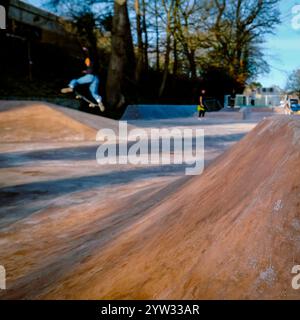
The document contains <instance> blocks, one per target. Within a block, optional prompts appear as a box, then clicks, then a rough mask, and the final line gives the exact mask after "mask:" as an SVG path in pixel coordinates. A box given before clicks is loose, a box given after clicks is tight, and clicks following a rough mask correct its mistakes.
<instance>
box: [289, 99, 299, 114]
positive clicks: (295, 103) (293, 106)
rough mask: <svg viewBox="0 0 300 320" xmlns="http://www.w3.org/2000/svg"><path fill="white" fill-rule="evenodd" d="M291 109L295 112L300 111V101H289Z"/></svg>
mask: <svg viewBox="0 0 300 320" xmlns="http://www.w3.org/2000/svg"><path fill="white" fill-rule="evenodd" d="M289 104H290V108H291V110H292V111H293V112H298V111H300V104H299V100H298V99H290V100H289Z"/></svg>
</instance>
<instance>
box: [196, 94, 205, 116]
mask: <svg viewBox="0 0 300 320" xmlns="http://www.w3.org/2000/svg"><path fill="white" fill-rule="evenodd" d="M204 95H205V90H202V91H201V95H200V98H199V103H200V104H199V105H198V111H199V118H204V117H205V113H206V107H205V105H204V102H203V97H204Z"/></svg>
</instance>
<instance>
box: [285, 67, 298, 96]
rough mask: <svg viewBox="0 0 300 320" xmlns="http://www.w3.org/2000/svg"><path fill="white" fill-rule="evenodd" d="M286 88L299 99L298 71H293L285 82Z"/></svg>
mask: <svg viewBox="0 0 300 320" xmlns="http://www.w3.org/2000/svg"><path fill="white" fill-rule="evenodd" d="M286 88H287V90H288V91H290V92H294V93H296V94H297V95H298V97H299V98H300V69H298V70H294V71H293V72H292V73H291V74H290V76H289V78H288V81H287V85H286Z"/></svg>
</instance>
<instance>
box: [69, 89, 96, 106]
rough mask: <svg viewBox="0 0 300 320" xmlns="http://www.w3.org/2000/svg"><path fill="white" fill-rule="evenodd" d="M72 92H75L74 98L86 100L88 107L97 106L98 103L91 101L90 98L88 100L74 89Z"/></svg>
mask: <svg viewBox="0 0 300 320" xmlns="http://www.w3.org/2000/svg"><path fill="white" fill-rule="evenodd" d="M74 93H75V97H76V99H78V100H79V99H82V100H84V101H85V102H87V103H88V104H89V107H90V108H95V107H98V104H96V103H94V102H92V101H91V100H89V99H88V98H86V97H85V96H84V95H82V94H80V93H79V92H77V91H74Z"/></svg>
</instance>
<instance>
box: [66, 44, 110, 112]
mask: <svg viewBox="0 0 300 320" xmlns="http://www.w3.org/2000/svg"><path fill="white" fill-rule="evenodd" d="M83 51H84V52H85V53H86V55H87V57H86V59H85V61H84V63H85V65H86V70H84V71H83V73H84V74H85V75H84V76H82V77H80V78H79V79H74V80H72V81H71V82H70V83H69V86H68V88H64V89H62V90H61V92H62V93H70V92H73V91H74V90H76V86H78V85H85V84H89V85H90V87H89V89H90V93H91V95H92V97H93V98H94V99H95V101H96V102H97V105H98V106H99V108H100V110H101V111H102V112H104V111H105V108H104V105H103V103H102V97H101V96H100V95H99V92H98V87H99V78H98V76H96V75H95V74H94V70H93V64H92V62H91V59H90V58H89V54H88V53H89V52H88V49H87V48H83Z"/></svg>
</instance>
